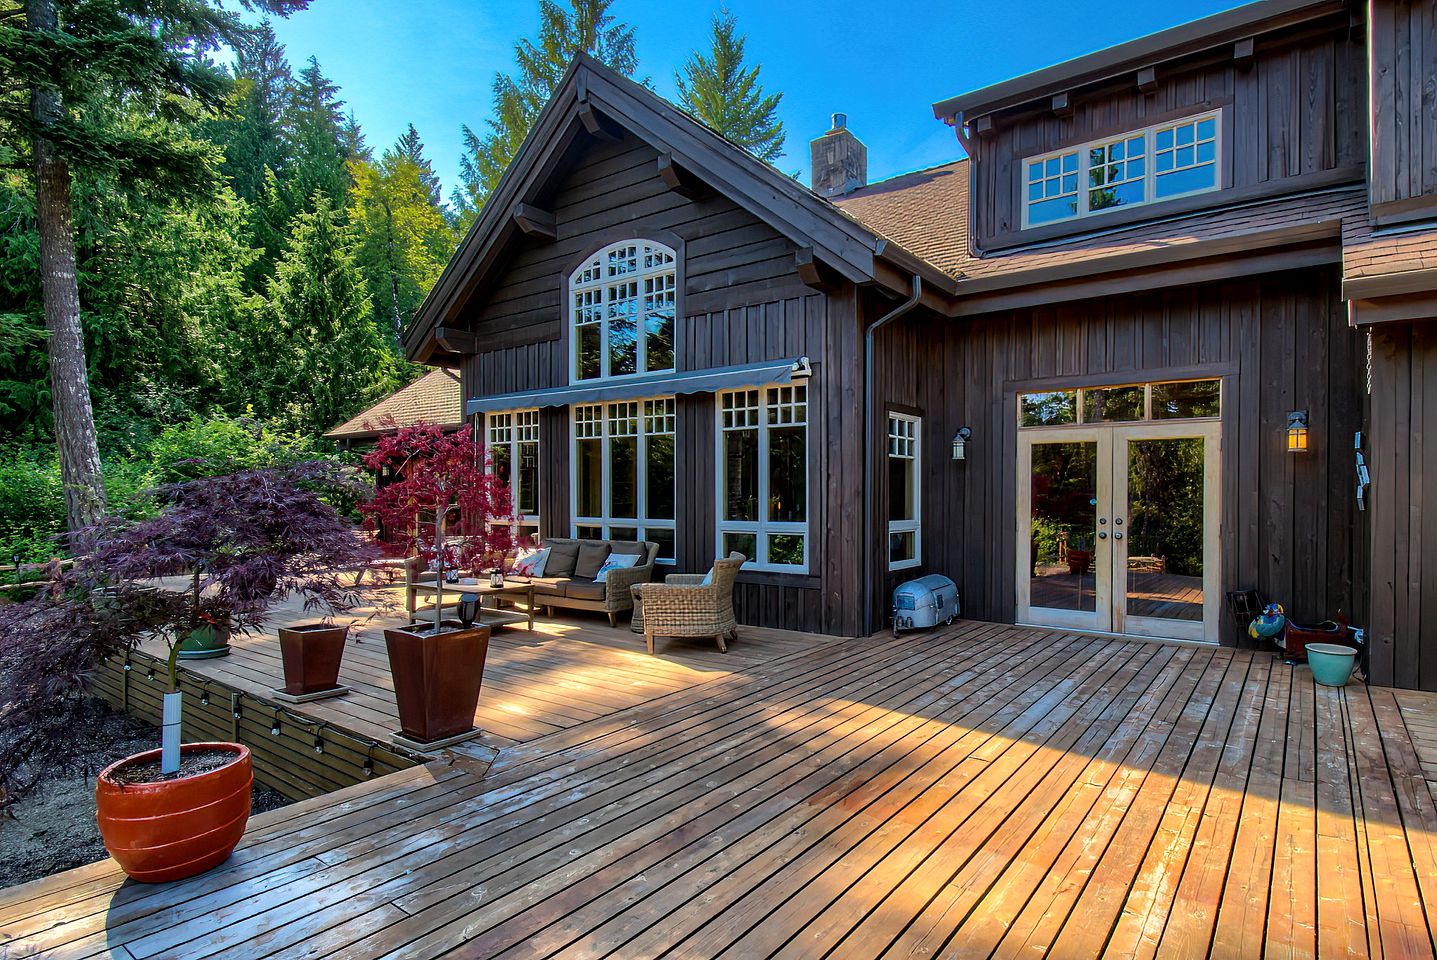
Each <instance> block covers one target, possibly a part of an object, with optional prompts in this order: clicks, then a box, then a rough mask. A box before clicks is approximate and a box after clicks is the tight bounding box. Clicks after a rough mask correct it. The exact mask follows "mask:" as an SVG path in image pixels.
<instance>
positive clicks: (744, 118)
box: [674, 10, 784, 163]
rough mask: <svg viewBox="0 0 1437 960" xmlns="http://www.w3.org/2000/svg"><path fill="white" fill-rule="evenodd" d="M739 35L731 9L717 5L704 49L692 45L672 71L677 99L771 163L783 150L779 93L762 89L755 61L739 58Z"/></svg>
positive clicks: (717, 130)
mask: <svg viewBox="0 0 1437 960" xmlns="http://www.w3.org/2000/svg"><path fill="white" fill-rule="evenodd" d="M744 41H745V37H744V35H743V34H741V33H739V32H738V21H737V20H736V19H735V17H734V15H733V14H732V13H730V12H729V11H728V10H720V11H719V13H717V14H716V15H715V16H714V19H713V39H712V44H711V46H710V48H709V50H708V52H707V53H703V52H698V51H695V52H694V53H693V54H691V55H690V56H689V59H688V60H687V61H685V63H684V65H683V68H682V69H681V70H680V71H678V72H677V73H676V74H675V75H674V82H675V83H676V84H677V86H678V91H679V105H680V106H682V107H683V108H684V110H686V111H688V113H689V114H691V115H692V116H693V117H694V118H695V119H697V120H699V121H700V122H701V123H704V124H706V125H708V127H709V128H710V129H712V130H713V131H714V132H715V133H717V134H719V135H720V136H723V137H726V138H728V139H729V140H731V141H733V142H734V143H736V144H738V145H739V146H741V147H743V148H744V149H745V150H747V151H748V152H749V153H752V154H753V155H754V156H756V157H758V158H759V159H760V160H765V161H767V162H769V163H773V162H774V161H775V160H777V159H778V158H779V157H780V156H781V155H782V154H783V139H784V133H783V121H781V120H779V119H778V105H779V102H780V101H781V100H782V99H783V94H781V93H773V94H767V95H765V94H764V92H763V87H762V85H761V84H760V83H759V80H758V71H759V67H758V65H757V64H755V65H753V66H751V67H750V66H746V65H745V63H744V52H743V48H744Z"/></svg>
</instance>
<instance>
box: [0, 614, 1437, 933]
mask: <svg viewBox="0 0 1437 960" xmlns="http://www.w3.org/2000/svg"><path fill="white" fill-rule="evenodd" d="M1399 696H1401V695H1398V694H1395V693H1394V691H1391V690H1387V689H1382V688H1367V687H1364V686H1361V685H1356V686H1352V687H1349V688H1347V689H1345V690H1334V689H1330V688H1324V687H1316V686H1314V684H1313V683H1312V681H1311V674H1310V673H1309V672H1308V671H1307V669H1306V668H1295V669H1294V668H1289V667H1287V666H1284V665H1283V664H1282V663H1281V662H1280V661H1278V660H1276V659H1274V658H1273V657H1272V656H1271V655H1270V654H1265V653H1253V652H1247V651H1237V650H1228V649H1216V648H1209V647H1199V646H1194V645H1178V644H1163V643H1156V642H1145V641H1137V640H1123V639H1112V638H1102V637H1092V636H1085V635H1077V634H1070V633H1062V632H1049V631H1039V630H1033V629H1027V628H1016V627H1009V626H1002V625H996V624H981V623H971V622H964V623H959V624H957V625H955V626H954V627H952V628H950V629H948V630H946V631H944V632H942V633H941V634H909V635H905V636H903V637H902V638H901V639H898V640H892V639H889V638H886V637H875V638H868V639H862V640H852V641H842V642H838V643H830V644H825V645H822V646H814V647H810V648H808V649H806V650H798V651H796V652H794V653H792V654H790V655H788V656H785V657H780V658H777V659H770V660H768V661H767V662H765V663H762V664H758V665H756V666H754V667H752V668H749V669H744V670H740V671H735V672H732V673H730V674H729V675H727V676H723V677H720V678H717V679H715V680H713V681H712V682H708V683H703V684H697V685H694V686H690V687H687V688H685V689H682V690H679V691H677V692H675V693H673V694H670V695H668V696H665V697H663V698H661V699H659V700H656V701H652V702H649V703H645V704H642V705H639V706H637V707H634V708H631V709H628V710H624V711H620V712H616V713H612V714H609V715H608V716H605V717H601V718H599V719H596V720H591V721H588V722H585V723H579V724H576V725H574V726H570V727H568V728H566V729H563V730H560V731H558V732H556V733H552V734H549V735H547V736H544V737H540V738H537V739H531V740H528V741H527V742H523V743H516V744H513V745H510V746H507V747H506V748H504V749H503V750H502V751H501V752H500V754H499V756H498V758H497V760H496V761H495V762H494V763H493V764H492V765H491V766H490V767H489V769H488V772H487V773H486V774H484V775H483V776H482V777H481V776H478V775H476V774H475V773H474V772H473V770H474V769H477V768H466V767H465V766H463V765H455V766H447V765H444V764H442V763H434V764H429V765H427V766H423V767H417V768H414V769H411V770H407V771H403V772H401V773H398V774H394V775H392V776H389V777H385V778H383V779H381V780H376V781H374V782H371V783H367V784H364V785H362V786H359V787H355V788H351V789H349V790H346V791H342V792H340V793H337V794H332V795H330V796H327V797H322V798H316V799H314V800H310V801H304V802H303V803H301V804H297V805H295V806H292V807H290V808H287V809H285V810H281V811H275V812H274V813H271V814H266V815H263V816H260V817H256V818H255V821H254V824H253V826H252V829H251V830H250V833H249V835H248V837H247V839H246V840H245V842H244V843H243V844H242V846H241V848H240V850H239V851H237V852H236V854H235V856H234V857H233V858H232V859H231V861H230V862H228V863H227V864H225V865H224V866H222V867H220V868H219V869H217V870H215V871H213V872H212V873H210V874H208V875H206V876H204V877H199V878H196V879H194V880H191V881H186V882H183V883H178V884H172V885H168V886H162V887H145V886H140V885H135V884H129V883H124V882H122V878H121V877H120V876H119V875H118V874H117V872H116V870H115V868H114V867H113V866H112V865H111V864H109V863H108V862H106V863H100V864H96V865H93V866H90V867H86V868H82V869H80V870H76V871H71V872H70V873H66V874H61V875H59V876H56V877H52V878H49V879H47V880H43V881H39V882H37V883H35V884H31V885H28V886H24V887H18V888H14V889H11V890H8V891H4V892H0V954H3V955H5V956H7V957H19V956H29V955H32V954H34V953H41V952H43V953H44V955H45V956H47V957H90V956H104V955H110V956H117V957H125V958H149V957H162V956H163V957H170V956H173V957H186V958H204V957H235V958H240V957H243V958H256V960H257V958H272V957H298V956H305V957H344V958H360V957H380V956H387V957H396V958H397V957H403V958H406V960H410V958H415V960H417V958H425V957H436V956H441V955H452V956H463V957H496V956H503V957H569V958H576V957H601V956H613V957H624V958H631V957H653V956H665V957H703V958H707V957H720V956H722V957H732V958H756V957H796V958H797V957H801V958H816V957H830V956H831V957H840V958H843V960H861V958H870V957H880V956H883V957H912V956H931V957H939V956H941V957H959V958H968V957H989V956H1001V957H1017V956H1043V955H1051V956H1054V957H1062V958H1077V957H1090V956H1099V955H1107V956H1115V957H1134V956H1144V957H1146V956H1165V957H1180V958H1188V957H1201V956H1213V957H1222V958H1227V957H1258V956H1282V957H1289V956H1322V957H1329V956H1359V957H1361V956H1373V957H1376V956H1390V957H1419V956H1433V951H1434V947H1433V939H1432V934H1433V926H1432V919H1433V918H1432V916H1431V911H1432V910H1433V908H1434V907H1437V808H1434V804H1433V798H1432V795H1431V793H1430V792H1429V791H1428V789H1427V784H1426V781H1425V779H1424V773H1423V768H1422V760H1421V757H1422V756H1423V755H1424V752H1425V751H1427V750H1428V749H1429V747H1428V746H1427V745H1424V744H1414V742H1413V733H1414V732H1416V731H1418V730H1419V728H1421V727H1422V726H1423V725H1426V726H1428V727H1429V728H1430V727H1431V726H1432V725H1433V724H1434V720H1437V718H1434V716H1433V714H1432V713H1431V712H1429V711H1430V704H1424V703H1423V702H1421V701H1420V698H1419V699H1416V700H1413V699H1405V698H1404V699H1403V700H1402V702H1401V704H1400V705H1399Z"/></svg>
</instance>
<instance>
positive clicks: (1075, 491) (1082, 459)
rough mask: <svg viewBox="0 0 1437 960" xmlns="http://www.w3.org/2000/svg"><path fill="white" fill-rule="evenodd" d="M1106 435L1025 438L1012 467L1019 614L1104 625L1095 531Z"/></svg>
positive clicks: (1102, 545)
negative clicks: (1019, 513)
mask: <svg viewBox="0 0 1437 960" xmlns="http://www.w3.org/2000/svg"><path fill="white" fill-rule="evenodd" d="M1108 449H1109V446H1108V443H1107V438H1106V436H1103V435H1099V434H1096V433H1095V434H1092V435H1090V436H1075V435H1073V433H1072V432H1067V433H1066V434H1065V435H1064V437H1063V438H1062V439H1061V440H1059V439H1057V438H1052V439H1051V440H1050V439H1047V438H1037V437H1035V438H1033V439H1032V440H1031V442H1028V443H1024V444H1023V449H1022V451H1021V453H1022V455H1021V456H1020V458H1019V460H1020V464H1019V469H1020V470H1022V471H1024V473H1023V475H1022V477H1021V479H1023V480H1024V481H1026V482H1025V483H1024V484H1023V487H1024V490H1023V494H1024V495H1023V496H1022V497H1020V503H1021V508H1022V509H1023V510H1024V513H1023V519H1022V521H1021V523H1020V528H1019V538H1018V548H1019V551H1020V556H1021V557H1023V558H1024V559H1025V560H1026V564H1025V565H1024V566H1023V568H1022V570H1021V571H1020V574H1019V575H1020V578H1021V581H1022V583H1021V586H1022V587H1023V589H1022V591H1021V596H1020V600H1019V606H1020V610H1019V617H1020V618H1022V619H1024V620H1025V621H1029V622H1035V623H1036V622H1042V623H1049V624H1052V625H1055V626H1071V627H1078V628H1082V629H1089V630H1106V629H1108V622H1107V621H1108V614H1109V610H1108V604H1107V602H1106V601H1105V599H1104V596H1105V591H1106V590H1107V580H1108V576H1107V572H1108V571H1107V567H1106V565H1107V564H1110V563H1111V561H1110V560H1109V559H1108V557H1107V553H1108V551H1107V549H1106V548H1107V543H1106V538H1103V539H1102V540H1100V539H1099V538H1098V530H1099V524H1098V518H1099V511H1098V506H1099V504H1100V503H1101V502H1102V501H1103V499H1104V498H1105V496H1106V491H1105V490H1104V485H1105V483H1106V479H1107V471H1106V468H1105V467H1104V460H1105V458H1106V457H1108V456H1110V454H1109V453H1108Z"/></svg>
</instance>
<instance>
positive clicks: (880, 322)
mask: <svg viewBox="0 0 1437 960" xmlns="http://www.w3.org/2000/svg"><path fill="white" fill-rule="evenodd" d="M922 297H923V277H922V276H920V275H919V274H917V273H914V274H913V295H912V296H910V297H909V298H908V299H907V300H905V301H903V302H902V303H900V304H899V305H898V306H896V307H894V308H893V309H892V310H890V311H888V312H887V313H885V314H884V315H883V316H881V317H879V318H878V319H877V320H875V321H873V323H871V324H869V326H868V328H867V329H866V330H865V331H864V332H863V532H862V533H861V534H860V542H862V541H864V540H867V538H868V535H869V534H870V533H872V532H873V514H874V511H873V484H874V474H875V470H874V466H873V451H874V449H875V446H874V444H875V438H874V427H873V335H874V334H875V333H877V332H878V331H879V330H880V329H881V328H883V327H886V326H888V324H890V323H892V322H893V321H894V320H897V319H898V318H899V317H901V316H903V315H904V314H905V313H907V312H908V311H910V310H912V309H913V308H914V307H916V306H918V301H919V300H920V299H922ZM871 547H872V545H866V547H865V549H864V550H863V629H864V630H865V631H866V630H867V629H868V624H870V623H872V622H873V589H872V588H873V554H874V550H873V549H872V548H871Z"/></svg>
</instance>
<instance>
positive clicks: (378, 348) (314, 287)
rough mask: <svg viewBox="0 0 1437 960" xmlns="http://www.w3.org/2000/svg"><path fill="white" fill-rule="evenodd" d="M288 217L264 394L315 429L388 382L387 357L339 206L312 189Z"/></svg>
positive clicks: (274, 285) (272, 305)
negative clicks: (289, 223) (306, 200)
mask: <svg viewBox="0 0 1437 960" xmlns="http://www.w3.org/2000/svg"><path fill="white" fill-rule="evenodd" d="M309 206H310V207H311V209H310V210H308V211H305V212H302V213H300V214H298V215H296V217H295V218H294V228H293V230H292V232H291V234H290V238H289V244H288V247H287V249H286V251H285V255H284V257H283V258H282V259H281V260H280V262H279V264H278V265H277V266H276V268H275V275H274V279H273V280H272V281H271V282H270V288H269V309H268V318H267V320H268V324H269V330H270V331H271V333H272V334H273V335H274V336H275V337H276V338H277V341H278V342H271V343H270V345H269V347H268V350H267V355H268V356H269V357H271V358H273V362H272V363H271V364H269V365H268V367H267V368H266V370H265V373H264V375H263V382H262V384H261V387H262V390H263V392H264V393H265V394H266V396H267V399H268V401H269V406H270V408H271V409H274V410H284V411H285V413H286V416H287V419H289V421H290V423H291V425H292V426H293V427H294V428H295V429H298V430H302V431H305V432H308V433H321V432H323V431H325V430H328V429H329V428H330V427H332V426H334V425H335V424H337V423H340V422H341V421H343V420H345V419H346V418H348V417H349V416H352V415H353V414H354V413H357V412H358V411H359V410H361V409H363V408H364V407H365V406H366V405H367V404H368V403H370V402H372V401H373V400H374V399H375V398H376V397H377V396H379V395H380V394H381V393H382V392H383V391H384V390H385V389H388V388H390V387H391V386H393V385H394V384H393V382H392V372H393V362H392V361H391V359H390V358H389V357H388V356H387V351H386V350H385V345H384V341H383V340H382V339H381V337H380V333H379V330H378V328H376V327H375V325H374V323H373V322H372V321H371V319H370V303H369V294H368V293H367V292H366V290H365V281H364V276H363V275H362V274H361V273H360V270H359V265H358V263H357V260H356V255H357V246H358V244H357V241H356V237H355V234H354V231H353V230H352V228H350V227H349V226H347V225H346V224H345V222H344V221H345V217H344V211H343V210H341V209H339V208H338V207H337V206H336V205H335V204H334V203H333V202H331V200H330V199H329V197H328V196H327V195H326V194H325V193H324V191H323V190H316V191H315V192H314V196H313V197H312V198H311V201H310V204H309Z"/></svg>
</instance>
